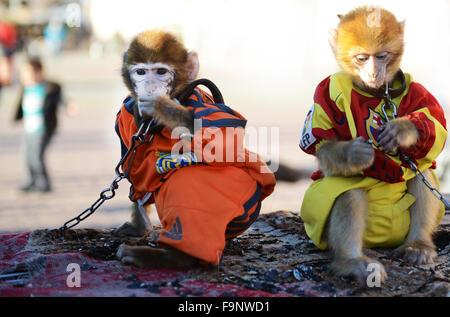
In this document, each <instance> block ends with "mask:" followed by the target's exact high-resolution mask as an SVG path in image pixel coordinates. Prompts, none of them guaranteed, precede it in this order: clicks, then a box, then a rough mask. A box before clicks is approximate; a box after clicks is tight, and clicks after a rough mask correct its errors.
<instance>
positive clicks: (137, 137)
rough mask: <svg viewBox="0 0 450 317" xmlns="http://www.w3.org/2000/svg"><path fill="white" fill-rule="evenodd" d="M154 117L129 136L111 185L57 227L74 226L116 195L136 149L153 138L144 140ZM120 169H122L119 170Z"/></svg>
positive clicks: (68, 227) (126, 174)
mask: <svg viewBox="0 0 450 317" xmlns="http://www.w3.org/2000/svg"><path fill="white" fill-rule="evenodd" d="M153 123H154V119H152V120H151V121H150V122H148V121H144V122H142V123H141V125H140V127H139V129H138V131H137V132H136V133H135V134H134V135H133V136H132V137H131V145H130V148H129V149H128V151H127V152H126V153H125V155H124V156H123V157H122V158H121V159H120V161H119V163H118V164H117V166H116V168H115V172H116V177H115V178H114V180H113V181H112V183H111V185H110V186H109V187H107V188H105V189H104V190H102V191H101V192H100V197H99V198H98V199H97V200H96V201H95V202H94V203H93V204H92V205H91V206H90V207H89V208H87V209H85V210H84V211H83V212H81V213H80V214H79V215H78V216H76V217H74V218H72V219H70V220H68V221H66V222H65V223H64V224H63V225H62V226H61V227H60V228H59V229H60V230H66V229H70V228H73V227H75V226H76V225H78V224H79V223H80V222H81V221H83V220H84V219H86V218H87V217H89V216H90V215H92V214H93V213H94V212H95V211H96V210H97V209H98V208H99V207H100V206H101V205H102V204H103V203H104V202H105V201H107V200H110V199H112V198H113V197H114V196H115V195H116V189H118V188H119V182H120V181H121V180H122V179H124V178H127V177H128V173H129V171H130V168H131V165H132V163H133V160H134V155H135V153H136V149H137V148H138V147H139V146H141V145H142V144H144V143H147V144H149V143H150V142H151V141H152V140H153V134H152V135H150V137H149V139H148V141H145V138H146V137H147V134H148V133H149V131H150V129H151V127H152V126H153ZM130 154H131V157H130V161H129V163H128V168H127V169H126V170H125V171H124V170H123V163H124V162H125V160H126V159H127V158H128V157H129V156H130ZM121 169H122V171H121Z"/></svg>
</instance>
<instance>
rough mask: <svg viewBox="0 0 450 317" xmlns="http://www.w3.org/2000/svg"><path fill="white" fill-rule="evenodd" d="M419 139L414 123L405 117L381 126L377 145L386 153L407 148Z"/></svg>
mask: <svg viewBox="0 0 450 317" xmlns="http://www.w3.org/2000/svg"><path fill="white" fill-rule="evenodd" d="M418 139H419V131H418V130H417V128H416V126H415V125H414V123H412V122H411V121H410V120H408V119H407V118H405V117H402V118H397V119H395V120H392V121H389V122H388V123H386V124H385V125H383V126H382V127H381V128H380V130H379V136H378V144H379V145H381V146H383V149H384V150H385V151H386V152H388V153H394V152H396V151H397V149H398V148H399V147H402V148H409V147H410V146H412V145H414V144H416V142H417V140H418Z"/></svg>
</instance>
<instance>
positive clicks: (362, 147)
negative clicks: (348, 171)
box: [346, 137, 375, 171]
mask: <svg viewBox="0 0 450 317" xmlns="http://www.w3.org/2000/svg"><path fill="white" fill-rule="evenodd" d="M346 155H347V162H348V164H349V165H350V166H353V167H354V168H355V169H357V170H359V171H363V170H365V169H366V168H368V167H370V166H371V165H372V164H373V161H374V158H375V151H374V150H373V147H372V145H370V143H367V142H366V140H365V139H364V138H363V137H358V138H356V139H353V140H351V141H349V144H348V146H347V151H346Z"/></svg>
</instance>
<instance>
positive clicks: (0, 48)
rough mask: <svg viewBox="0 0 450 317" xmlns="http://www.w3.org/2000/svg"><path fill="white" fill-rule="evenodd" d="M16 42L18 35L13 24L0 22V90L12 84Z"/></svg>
mask: <svg viewBox="0 0 450 317" xmlns="http://www.w3.org/2000/svg"><path fill="white" fill-rule="evenodd" d="M18 42H19V41H18V33H17V30H16V27H15V26H14V24H12V23H8V22H5V21H0V89H1V87H2V86H8V85H10V84H11V83H12V79H13V55H14V52H15V51H16V49H17V46H18Z"/></svg>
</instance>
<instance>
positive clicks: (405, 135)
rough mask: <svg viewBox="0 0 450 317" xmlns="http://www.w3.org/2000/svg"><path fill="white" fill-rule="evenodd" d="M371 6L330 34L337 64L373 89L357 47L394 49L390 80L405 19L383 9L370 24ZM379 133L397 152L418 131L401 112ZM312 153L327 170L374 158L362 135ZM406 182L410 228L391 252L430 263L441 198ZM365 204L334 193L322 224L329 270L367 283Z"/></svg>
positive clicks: (349, 170)
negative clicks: (361, 70) (362, 72)
mask: <svg viewBox="0 0 450 317" xmlns="http://www.w3.org/2000/svg"><path fill="white" fill-rule="evenodd" d="M371 12H372V11H370V10H368V8H367V7H362V8H358V9H356V10H354V11H352V12H350V13H349V14H347V15H345V16H340V18H341V22H340V24H339V26H338V29H337V31H336V32H335V33H333V35H332V36H333V39H332V40H333V41H335V42H334V45H332V48H333V52H334V53H335V56H336V60H337V61H338V64H339V65H340V67H341V68H342V69H343V71H344V72H346V73H347V74H348V75H349V76H350V77H351V78H352V79H353V82H354V84H355V85H356V86H358V87H359V88H361V89H363V90H365V91H367V92H369V93H371V92H373V90H372V91H371V90H370V89H368V88H367V86H366V85H365V83H364V82H363V81H362V80H361V78H360V77H359V76H358V73H357V72H356V71H355V65H354V63H352V59H353V58H354V56H355V55H354V54H356V53H355V47H357V48H361V47H362V48H364V49H365V52H367V54H376V53H377V52H379V51H383V50H386V51H389V52H392V59H391V61H390V63H389V65H388V66H387V71H386V74H385V82H386V83H390V82H391V80H392V79H393V78H394V75H395V74H396V73H397V71H398V70H399V64H400V61H401V56H402V54H403V28H404V23H403V22H401V23H399V22H397V20H396V19H395V17H394V16H393V15H392V14H391V13H390V12H388V11H386V10H383V9H381V11H380V13H381V15H380V26H379V27H375V28H373V27H368V26H367V18H368V15H369V14H370V13H371ZM380 89H383V87H380ZM380 136H381V139H380V143H381V142H382V143H383V144H384V149H385V151H387V152H395V151H396V150H397V149H400V150H401V149H402V148H403V149H407V148H409V147H411V146H413V145H414V144H415V143H416V142H417V140H418V139H419V132H418V130H417V128H416V127H415V125H414V124H413V123H412V122H411V121H409V120H408V119H407V118H402V117H400V118H397V119H395V120H391V121H389V122H388V123H386V124H385V125H383V127H382V128H381V129H380ZM316 156H317V159H318V162H319V165H320V168H321V170H322V172H323V173H324V175H325V176H353V175H358V174H360V173H361V172H362V171H363V170H365V169H366V168H368V167H370V166H371V165H372V163H373V162H374V150H373V148H372V146H371V145H370V144H368V143H366V142H364V139H362V138H356V139H353V140H349V141H325V142H324V143H323V144H321V145H320V147H319V148H318V149H317V152H316ZM424 174H425V176H426V177H427V178H428V180H429V181H430V182H431V183H432V184H433V186H437V184H436V182H435V180H434V178H433V175H432V173H431V171H430V170H426V171H424ZM407 188H408V189H407V191H408V193H410V194H412V195H413V196H414V197H415V198H416V201H415V203H414V204H413V205H412V206H411V207H410V208H409V211H410V219H411V223H410V228H409V233H408V235H407V237H406V239H405V241H404V242H403V244H402V245H401V246H400V247H398V248H397V249H396V250H395V251H394V252H393V256H396V257H403V259H404V260H405V261H407V262H409V263H412V264H416V265H420V264H429V263H432V262H433V259H434V258H435V257H436V256H437V254H436V251H435V246H434V244H433V242H432V239H431V235H432V231H433V227H434V226H435V225H436V224H437V219H438V214H439V211H440V202H439V201H438V200H437V199H436V198H435V197H434V196H433V194H432V193H431V192H430V191H429V190H428V189H427V188H426V187H425V186H424V184H423V183H422V182H421V180H419V179H418V178H417V177H415V178H413V179H411V180H409V181H408V182H407ZM367 210H368V205H367V198H366V192H365V191H364V190H362V189H352V190H349V191H347V192H345V193H343V194H342V195H340V196H339V197H338V198H337V199H336V201H335V203H334V205H333V208H332V210H331V214H330V216H329V219H328V224H327V230H326V234H327V241H328V243H329V247H330V249H331V253H332V256H333V260H332V264H331V270H332V271H333V272H334V273H336V274H337V275H339V276H353V277H354V278H355V279H356V280H357V281H358V282H359V283H360V285H361V286H363V285H365V283H366V278H367V276H368V274H369V272H367V265H368V264H369V263H374V262H375V263H378V262H377V261H375V260H373V259H370V258H368V257H366V256H364V255H363V253H362V243H363V234H364V230H365V226H366V217H367ZM378 264H379V263H378ZM380 268H381V272H380V273H381V275H380V277H381V281H384V280H385V279H386V277H387V274H386V272H385V270H384V268H383V266H382V265H381V264H380Z"/></svg>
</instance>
